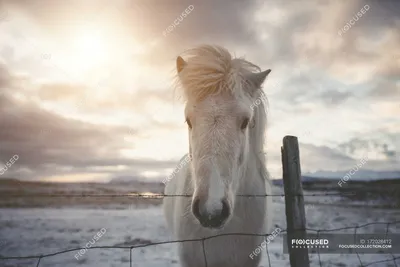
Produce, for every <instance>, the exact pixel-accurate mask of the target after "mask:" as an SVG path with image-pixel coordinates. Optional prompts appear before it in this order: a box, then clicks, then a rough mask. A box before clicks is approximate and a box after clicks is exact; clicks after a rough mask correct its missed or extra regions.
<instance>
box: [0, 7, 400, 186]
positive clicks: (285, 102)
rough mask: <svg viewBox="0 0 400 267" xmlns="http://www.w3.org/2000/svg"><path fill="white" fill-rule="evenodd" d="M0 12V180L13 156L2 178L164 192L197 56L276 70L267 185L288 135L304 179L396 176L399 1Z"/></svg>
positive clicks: (270, 87)
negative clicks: (220, 51) (184, 77)
mask: <svg viewBox="0 0 400 267" xmlns="http://www.w3.org/2000/svg"><path fill="white" fill-rule="evenodd" d="M0 3H1V4H0V169H1V166H4V165H5V164H6V163H7V162H9V160H10V159H11V158H12V157H13V156H14V155H18V157H19V158H18V160H17V161H16V162H15V163H14V164H13V165H12V166H11V167H10V168H9V169H8V170H7V171H6V172H5V173H4V174H2V175H1V176H0V178H8V177H10V178H11V177H12V178H21V179H30V180H32V179H40V180H50V181H85V180H96V181H105V180H107V179H109V178H112V177H116V176H126V175H143V176H146V177H153V178H154V177H159V178H157V179H160V181H161V180H162V178H163V177H164V176H165V175H167V174H168V173H169V172H171V170H172V169H173V168H174V165H175V162H176V161H177V160H179V158H181V157H182V156H183V155H184V153H186V152H187V151H188V140H187V133H186V131H187V129H186V127H187V126H186V125H185V123H184V116H183V108H184V103H183V102H182V100H181V99H180V98H179V97H178V96H177V94H176V92H174V89H173V86H172V77H173V75H174V71H175V59H176V56H177V55H179V54H180V53H181V52H182V51H183V50H185V49H188V48H191V47H193V46H197V45H199V44H218V45H221V46H224V47H226V48H227V49H228V50H230V51H231V52H232V53H233V54H235V55H236V56H238V57H241V56H244V57H245V58H246V59H247V60H249V61H251V62H253V63H255V64H257V65H259V66H260V67H261V68H262V69H263V70H265V69H268V68H271V69H272V72H271V74H270V76H269V78H268V80H267V81H266V84H265V86H264V91H265V92H266V94H267V96H268V101H269V123H268V130H267V143H266V146H265V151H266V153H267V158H268V162H267V166H268V168H269V170H270V172H271V174H272V176H273V177H279V176H280V174H281V163H280V146H281V143H282V138H283V136H285V135H289V134H290V135H296V136H298V137H299V142H300V150H301V160H302V171H303V173H305V172H314V171H317V170H331V171H338V170H345V169H349V168H352V167H353V166H354V165H356V164H357V162H358V161H359V160H360V159H361V158H363V157H366V156H367V157H368V159H369V160H368V162H367V163H366V164H365V165H364V168H366V169H370V170H400V167H399V166H400V164H399V163H400V138H399V137H400V105H399V103H400V30H399V29H400V2H399V1H389V0H383V1H358V0H351V1H335V0H332V1H311V0H309V1H289V0H285V1H280V0H274V1H269V0H265V1H256V0H252V1H243V0H235V1H232V0H216V1H183V0H179V1H178V0H173V1H162V0H131V1H128V0H118V1H104V0H103V1H101V0H96V1H94V0H93V1H89V0H88V1H79V0H76V1H73V0H70V1H61V0H60V1H58V0H40V1H39V0H9V1H0ZM190 5H193V10H192V11H191V12H190V13H189V15H187V16H186V17H185V18H184V19H183V20H182V21H181V22H180V23H179V25H178V26H176V27H174V28H172V30H171V27H170V30H168V31H166V30H167V28H168V27H169V26H170V25H171V24H172V23H173V22H174V20H176V19H177V18H178V17H179V16H180V15H181V13H182V12H184V10H185V9H187V8H188V6H190ZM361 9H363V10H362V11H363V12H362V11H361ZM357 14H361V17H360V16H359V15H357ZM353 18H354V19H353ZM350 20H352V21H351V24H350ZM355 20H356V21H355ZM347 23H348V25H347V26H346V24H347ZM349 25H350V26H351V27H349Z"/></svg>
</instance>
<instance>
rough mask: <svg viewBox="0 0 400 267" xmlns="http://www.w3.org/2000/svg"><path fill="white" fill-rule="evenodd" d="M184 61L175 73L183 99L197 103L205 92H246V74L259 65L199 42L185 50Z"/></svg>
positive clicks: (247, 92) (236, 94) (237, 94)
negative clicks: (184, 63) (197, 45)
mask: <svg viewBox="0 0 400 267" xmlns="http://www.w3.org/2000/svg"><path fill="white" fill-rule="evenodd" d="M184 55H186V56H187V57H188V59H187V64H186V66H185V67H184V68H183V70H182V71H181V72H180V73H179V74H178V76H177V83H178V85H180V86H179V87H180V88H181V90H182V92H183V96H184V98H185V100H192V101H193V102H198V101H201V100H202V99H204V98H205V97H207V96H209V95H215V94H221V93H230V94H232V95H234V96H236V97H238V98H241V97H243V96H245V95H248V94H249V93H250V92H249V91H250V90H249V88H248V87H249V86H251V85H250V84H249V83H248V81H247V79H246V77H245V76H246V74H249V73H254V72H257V71H260V68H259V67H258V66H256V65H254V64H253V63H250V62H249V61H246V60H245V59H242V58H233V57H232V55H231V54H230V53H229V51H228V50H226V49H225V48H223V47H220V46H212V45H203V46H199V47H196V48H193V49H190V50H187V51H186V52H185V53H184Z"/></svg>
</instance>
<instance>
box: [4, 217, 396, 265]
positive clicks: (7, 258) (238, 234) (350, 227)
mask: <svg viewBox="0 0 400 267" xmlns="http://www.w3.org/2000/svg"><path fill="white" fill-rule="evenodd" d="M378 224H383V225H386V234H387V233H388V232H389V226H390V225H394V224H400V220H396V221H392V222H372V223H366V224H362V225H356V226H347V227H340V228H334V229H313V228H308V227H306V228H304V229H294V230H291V231H293V232H296V231H308V232H316V233H317V236H318V235H319V234H320V233H322V232H334V231H341V230H348V229H353V228H354V237H356V236H357V229H360V228H364V227H368V226H370V225H378ZM287 232H288V230H287V229H284V230H282V231H281V233H287ZM269 235H271V234H250V233H226V234H216V235H212V236H208V237H203V238H195V239H184V240H172V241H160V242H153V243H148V244H139V245H134V246H93V247H90V248H86V247H78V248H72V249H65V250H61V251H58V252H53V253H49V254H40V255H30V256H18V257H16V256H15V257H0V260H22V259H38V262H37V265H36V266H37V267H39V265H40V261H41V259H43V258H48V257H53V256H57V255H60V254H64V253H69V252H74V251H79V250H81V249H88V250H89V249H90V250H91V249H110V248H112V249H129V250H130V266H132V250H133V249H136V248H144V247H149V246H156V245H165V244H174V243H185V242H202V246H203V252H204V256H205V255H206V254H205V248H204V241H206V240H209V239H213V238H217V237H221V236H262V237H265V238H266V237H268V236H269ZM266 250H267V253H268V247H267V249H266ZM356 254H357V257H358V260H359V262H360V267H367V266H370V265H373V264H376V263H383V262H391V261H393V263H394V265H395V266H396V267H397V266H398V265H397V263H396V260H397V259H400V256H397V257H396V256H395V255H393V254H392V253H390V255H391V257H392V259H387V260H381V261H376V262H372V263H368V264H367V265H364V264H363V263H362V261H361V258H360V256H359V253H357V251H356ZM320 256H321V255H320V252H319V251H318V258H319V265H320V266H321V267H322V262H321V257H320ZM205 263H206V264H205V266H206V267H207V266H208V265H207V258H206V256H205ZM268 263H269V266H272V265H271V261H270V258H269V257H268Z"/></svg>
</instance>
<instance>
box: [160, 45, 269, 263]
mask: <svg viewBox="0 0 400 267" xmlns="http://www.w3.org/2000/svg"><path fill="white" fill-rule="evenodd" d="M187 54H188V56H189V58H188V59H187V61H185V60H184V59H183V58H182V57H178V58H177V61H176V67H177V73H178V74H177V82H178V84H179V85H180V88H181V89H182V91H183V95H184V97H185V100H186V107H185V117H186V123H187V125H188V132H189V155H188V156H185V157H183V158H182V159H181V162H180V164H179V172H177V173H176V175H175V176H173V177H171V179H170V181H167V182H166V187H165V194H166V195H190V196H192V197H180V196H174V197H168V196H166V197H164V213H165V216H166V219H167V224H168V227H169V228H170V230H171V231H172V232H173V234H174V235H175V237H176V238H177V239H179V240H184V239H186V240H187V239H198V238H206V237H211V236H215V235H221V234H222V236H217V237H213V238H209V239H205V240H204V251H203V241H190V242H183V243H179V254H180V261H181V265H182V266H183V267H204V266H208V267H255V266H258V264H259V262H260V258H261V257H260V255H258V256H255V257H250V254H251V253H252V252H253V251H254V249H256V248H257V247H258V246H259V245H260V244H261V243H262V242H263V240H264V237H262V236H256V235H253V236H252V235H251V234H267V233H270V229H271V224H272V207H271V205H272V200H271V198H270V197H260V195H266V194H269V195H270V194H271V183H270V180H269V177H268V172H267V170H266V168H265V155H264V153H263V145H264V136H265V127H266V111H265V105H264V104H265V103H264V101H263V100H264V99H265V97H264V94H263V91H262V89H261V86H262V84H263V82H264V80H265V78H266V77H267V75H268V74H269V73H270V71H271V70H266V71H264V72H260V69H259V67H257V66H256V65H254V64H252V63H250V62H248V61H246V60H244V59H238V58H235V59H233V58H232V56H231V54H230V53H229V52H228V51H227V50H226V49H225V48H222V47H219V46H210V45H204V46H200V47H197V48H194V49H191V50H189V51H187ZM188 158H189V159H190V161H188V160H186V161H185V162H184V161H183V159H188ZM241 195H242V196H241ZM243 195H258V197H247V196H243ZM232 233H244V234H250V235H229V234H232ZM223 234H228V235H223ZM203 253H205V256H204V254H203ZM253 256H254V255H253ZM205 257H206V261H205Z"/></svg>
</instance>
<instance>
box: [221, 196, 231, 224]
mask: <svg viewBox="0 0 400 267" xmlns="http://www.w3.org/2000/svg"><path fill="white" fill-rule="evenodd" d="M230 213H231V211H230V208H229V204H228V202H227V201H226V200H225V199H224V200H222V211H221V219H222V220H225V219H226V218H228V217H229V215H230Z"/></svg>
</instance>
